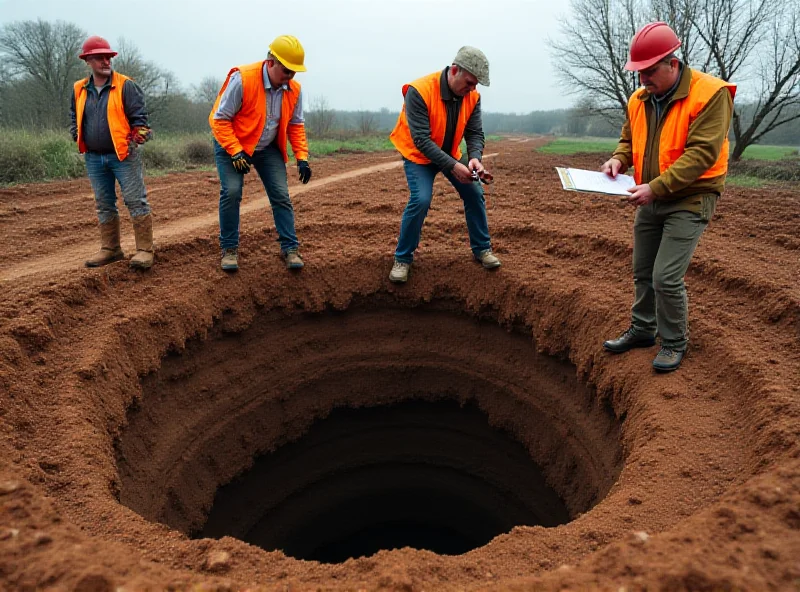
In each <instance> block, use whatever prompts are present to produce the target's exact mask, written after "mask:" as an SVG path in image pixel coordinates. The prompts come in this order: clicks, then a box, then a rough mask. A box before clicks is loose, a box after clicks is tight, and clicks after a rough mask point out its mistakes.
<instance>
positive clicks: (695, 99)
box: [628, 70, 736, 185]
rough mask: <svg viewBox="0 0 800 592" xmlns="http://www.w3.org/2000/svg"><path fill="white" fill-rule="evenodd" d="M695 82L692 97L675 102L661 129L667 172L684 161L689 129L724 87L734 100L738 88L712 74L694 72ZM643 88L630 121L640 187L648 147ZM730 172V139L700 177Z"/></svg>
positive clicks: (631, 105)
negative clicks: (677, 163)
mask: <svg viewBox="0 0 800 592" xmlns="http://www.w3.org/2000/svg"><path fill="white" fill-rule="evenodd" d="M691 74H692V80H691V82H690V83H689V94H688V95H687V96H686V98H684V99H679V100H677V101H675V102H674V103H673V104H672V106H671V107H670V109H669V111H668V112H667V115H666V120H665V121H664V125H663V126H662V128H661V137H660V140H659V144H658V167H659V172H660V173H663V172H664V171H666V170H667V169H668V168H669V167H670V166H672V164H673V163H674V162H675V161H676V160H678V158H680V156H681V155H682V154H683V153H684V151H685V150H686V139H687V138H688V136H689V126H690V125H691V124H692V122H693V121H694V120H695V119H696V118H697V115H698V114H699V113H700V112H701V111H702V110H703V108H704V107H705V106H706V105H707V104H708V101H710V100H711V97H713V96H714V95H715V94H716V93H717V92H718V91H719V89H721V88H727V89H728V91H729V92H730V93H731V97H733V96H735V94H736V85H735V84H731V83H730V82H725V81H724V80H720V79H719V78H715V77H713V76H711V75H710V74H705V73H704V72H698V71H697V70H692V71H691ZM643 92H645V91H644V89H642V90H641V91H639V92H635V93H633V95H631V98H630V100H629V101H628V119H629V120H630V126H631V143H632V150H633V166H634V178H635V179H636V184H637V185H641V183H642V169H643V166H644V153H645V149H646V148H647V115H646V114H645V108H644V103H645V102H644V101H643V100H642V98H641V95H642V93H643ZM727 172H728V138H727V134H726V137H725V141H724V142H723V143H722V150H721V151H720V153H719V158H717V162H715V163H714V164H713V165H712V166H711V168H709V169H708V170H707V171H706V172H705V173H703V174H702V175H700V177H698V178H699V179H711V178H713V177H719V176H720V175H724V174H725V173H727Z"/></svg>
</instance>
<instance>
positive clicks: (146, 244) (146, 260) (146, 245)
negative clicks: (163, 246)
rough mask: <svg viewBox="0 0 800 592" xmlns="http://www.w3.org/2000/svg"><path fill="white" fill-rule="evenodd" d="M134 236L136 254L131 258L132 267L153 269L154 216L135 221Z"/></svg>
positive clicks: (148, 215)
mask: <svg viewBox="0 0 800 592" xmlns="http://www.w3.org/2000/svg"><path fill="white" fill-rule="evenodd" d="M133 234H134V236H135V237H136V254H135V255H134V256H133V257H131V267H133V268H135V269H150V268H151V267H153V258H154V255H153V216H152V215H150V214H147V215H146V216H139V217H138V218H134V219H133Z"/></svg>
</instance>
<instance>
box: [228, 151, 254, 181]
mask: <svg viewBox="0 0 800 592" xmlns="http://www.w3.org/2000/svg"><path fill="white" fill-rule="evenodd" d="M231 162H232V163H233V168H235V169H236V172H237V173H241V174H243V175H246V174H247V173H249V172H250V165H251V164H252V161H251V160H250V157H249V156H248V155H247V152H245V151H244V150H242V151H241V152H237V153H236V154H234V155H233V156H231Z"/></svg>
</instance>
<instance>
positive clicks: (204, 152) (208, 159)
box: [181, 140, 214, 164]
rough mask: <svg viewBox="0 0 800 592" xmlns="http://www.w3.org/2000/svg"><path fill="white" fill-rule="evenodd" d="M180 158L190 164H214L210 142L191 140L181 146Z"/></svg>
mask: <svg viewBox="0 0 800 592" xmlns="http://www.w3.org/2000/svg"><path fill="white" fill-rule="evenodd" d="M181 157H182V158H183V160H184V161H185V162H188V163H191V164H214V148H213V147H212V146H211V142H204V141H202V140H192V141H191V142H188V143H187V144H185V145H184V146H183V148H182V150H181Z"/></svg>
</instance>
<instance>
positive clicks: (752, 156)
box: [731, 144, 800, 160]
mask: <svg viewBox="0 0 800 592" xmlns="http://www.w3.org/2000/svg"><path fill="white" fill-rule="evenodd" d="M731 148H733V147H731ZM798 154H800V152H799V151H798V149H797V148H795V147H794V146H761V145H760V144H752V145H750V146H748V147H747V148H745V150H744V153H743V154H742V160H783V159H785V158H797V157H798Z"/></svg>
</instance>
